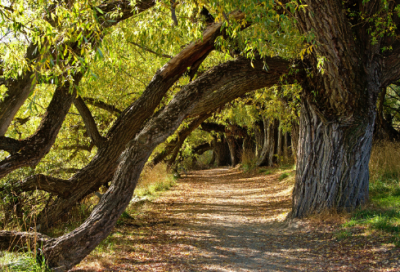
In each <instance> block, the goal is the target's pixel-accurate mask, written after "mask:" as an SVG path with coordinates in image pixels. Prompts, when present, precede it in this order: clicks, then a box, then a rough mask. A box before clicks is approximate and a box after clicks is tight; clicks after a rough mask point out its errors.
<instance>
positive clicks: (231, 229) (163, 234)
mask: <svg viewBox="0 0 400 272" xmlns="http://www.w3.org/2000/svg"><path fill="white" fill-rule="evenodd" d="M278 177H279V175H278V174H275V175H263V174H258V175H250V174H244V173H242V172H241V171H239V170H237V169H223V168H220V169H213V170H203V171H196V172H191V173H190V174H189V175H188V176H186V177H184V178H183V179H181V180H180V181H179V183H178V185H177V186H176V187H174V188H172V189H171V190H170V191H168V192H165V193H164V194H163V196H162V197H160V198H158V199H157V200H156V201H154V202H152V203H150V204H148V205H147V206H146V207H145V209H144V212H143V213H142V214H141V215H139V216H137V217H136V218H135V221H134V222H131V223H129V224H127V225H124V226H123V227H119V228H117V229H116V231H115V233H114V235H112V237H110V238H109V239H108V240H107V241H106V242H105V243H109V244H111V245H112V247H110V248H111V251H110V252H108V253H105V252H103V251H104V249H103V251H102V250H98V251H97V252H95V253H93V254H92V255H91V256H89V257H88V258H87V259H86V260H85V261H84V263H83V264H82V265H80V269H78V268H77V269H74V271H218V272H223V271H235V272H236V271H400V270H398V267H399V266H398V265H400V262H399V263H396V262H397V261H398V260H399V259H398V256H399V254H398V253H399V251H398V249H388V248H387V247H385V248H384V249H382V250H381V251H379V248H378V249H377V248H376V244H371V245H369V244H368V243H367V242H364V240H366V239H365V238H362V239H364V240H362V241H361V242H360V241H359V242H358V244H360V243H361V245H362V246H363V247H364V248H362V247H361V246H358V245H357V247H354V248H355V249H354V250H353V247H348V248H347V247H346V244H343V243H341V242H338V241H336V238H335V236H334V234H333V233H334V232H335V229H334V228H335V227H334V226H333V227H332V225H329V224H328V225H326V226H322V227H319V228H314V226H313V227H310V225H312V224H310V223H307V222H306V221H297V222H292V223H290V224H289V223H287V222H286V221H284V220H285V218H286V215H287V213H288V212H289V211H290V204H291V190H292V185H291V183H290V182H287V180H283V181H279V179H278ZM103 247H104V245H103ZM350 249H351V250H350ZM370 251H375V253H374V254H377V255H374V256H378V255H379V254H380V255H379V256H378V257H379V258H378V259H379V260H382V259H383V260H386V259H387V260H391V261H389V263H388V264H386V265H385V264H384V263H379V262H377V261H374V259H369V258H370V257H365V258H364V257H363V254H364V253H365V252H367V253H368V252H370ZM365 254H366V253H365ZM368 254H370V253H368ZM370 255H371V254H370ZM368 256H369V255H368ZM371 258H372V257H371Z"/></svg>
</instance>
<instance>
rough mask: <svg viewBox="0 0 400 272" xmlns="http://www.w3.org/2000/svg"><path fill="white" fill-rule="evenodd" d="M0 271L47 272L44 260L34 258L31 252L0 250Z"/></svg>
mask: <svg viewBox="0 0 400 272" xmlns="http://www.w3.org/2000/svg"><path fill="white" fill-rule="evenodd" d="M0 271H2V272H14V271H24V272H48V271H50V270H49V269H48V268H46V265H45V260H40V259H36V257H35V255H34V254H33V253H32V252H26V253H21V252H8V251H0Z"/></svg>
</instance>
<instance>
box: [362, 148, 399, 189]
mask: <svg viewBox="0 0 400 272" xmlns="http://www.w3.org/2000/svg"><path fill="white" fill-rule="evenodd" d="M369 169H370V175H371V181H372V182H373V181H374V180H378V179H380V178H391V179H399V178H400V143H392V142H379V143H377V144H375V145H374V147H373V148H372V153H371V160H370V163H369Z"/></svg>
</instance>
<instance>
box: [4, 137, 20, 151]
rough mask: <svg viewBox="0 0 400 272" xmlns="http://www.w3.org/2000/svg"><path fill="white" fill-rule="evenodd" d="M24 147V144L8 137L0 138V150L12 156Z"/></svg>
mask: <svg viewBox="0 0 400 272" xmlns="http://www.w3.org/2000/svg"><path fill="white" fill-rule="evenodd" d="M22 147H23V142H20V141H18V140H15V139H13V138H8V137H0V150H5V151H7V152H8V153H10V154H11V155H13V154H15V153H17V152H18V151H19V150H20V149H21V148H22Z"/></svg>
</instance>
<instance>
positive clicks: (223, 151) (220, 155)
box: [213, 136, 231, 167]
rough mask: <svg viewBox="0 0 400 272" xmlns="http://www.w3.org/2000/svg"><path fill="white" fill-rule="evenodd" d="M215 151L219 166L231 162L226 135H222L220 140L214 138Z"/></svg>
mask: <svg viewBox="0 0 400 272" xmlns="http://www.w3.org/2000/svg"><path fill="white" fill-rule="evenodd" d="M213 151H214V153H215V162H216V165H217V166H218V167H220V166H228V165H230V164H231V157H230V151H229V146H228V143H227V142H226V139H225V137H224V136H221V138H220V141H217V140H216V139H215V140H214V142H213Z"/></svg>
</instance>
